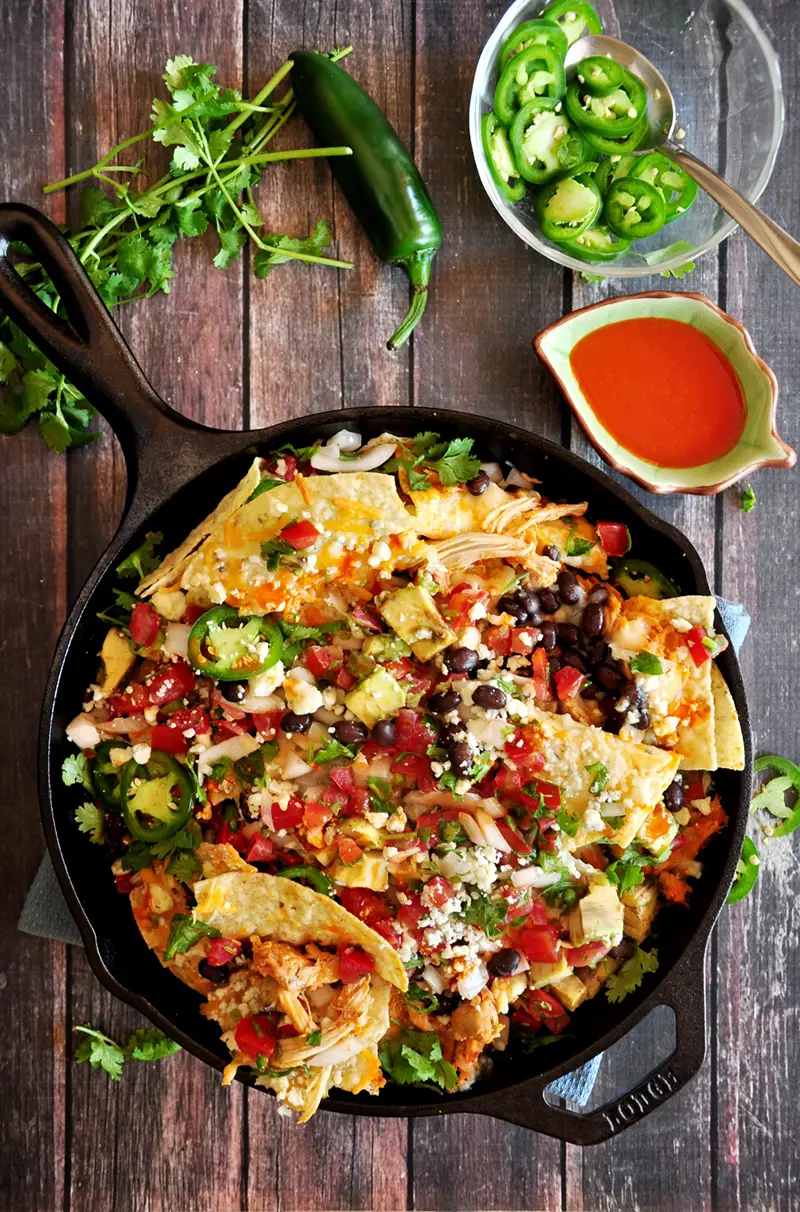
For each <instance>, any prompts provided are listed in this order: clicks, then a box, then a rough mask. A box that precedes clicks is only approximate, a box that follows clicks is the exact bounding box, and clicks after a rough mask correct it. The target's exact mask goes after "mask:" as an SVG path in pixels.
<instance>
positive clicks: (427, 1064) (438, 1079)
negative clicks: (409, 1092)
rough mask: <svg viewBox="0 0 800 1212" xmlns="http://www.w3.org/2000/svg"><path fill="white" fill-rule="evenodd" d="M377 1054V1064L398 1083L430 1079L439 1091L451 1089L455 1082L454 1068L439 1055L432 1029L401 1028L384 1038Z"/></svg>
mask: <svg viewBox="0 0 800 1212" xmlns="http://www.w3.org/2000/svg"><path fill="white" fill-rule="evenodd" d="M379 1056H380V1062H381V1067H382V1068H383V1070H384V1071H385V1072H386V1073H387V1074H388V1075H389V1077H391V1078H392V1080H393V1081H395V1082H397V1083H398V1085H401V1086H408V1085H412V1084H414V1083H416V1082H434V1083H435V1084H436V1085H437V1086H440V1087H441V1088H442V1089H443V1090H453V1089H455V1087H456V1085H457V1084H458V1075H457V1073H456V1071H455V1069H454V1068H453V1066H452V1065H451V1064H450V1063H449V1061H446V1060H444V1059H443V1057H442V1045H441V1043H440V1042H439V1036H438V1035H437V1034H436V1032H435V1031H415V1030H413V1029H412V1028H411V1027H405V1028H403V1030H402V1031H401V1032H400V1034H399V1035H397V1036H395V1037H394V1038H392V1039H387V1040H385V1041H384V1043H383V1044H382V1046H381V1049H380V1053H379Z"/></svg>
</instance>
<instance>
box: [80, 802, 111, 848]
mask: <svg viewBox="0 0 800 1212" xmlns="http://www.w3.org/2000/svg"><path fill="white" fill-rule="evenodd" d="M75 823H76V824H77V826H78V828H79V829H80V831H81V833H88V834H89V841H90V842H94V844H95V846H102V844H103V842H104V841H105V836H106V831H105V823H104V821H103V812H102V809H100V808H98V806H97V804H92V803H90V802H89V801H88V800H87V801H86V802H85V803H83V804H81V806H80V808H76V809H75Z"/></svg>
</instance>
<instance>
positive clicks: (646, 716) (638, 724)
mask: <svg viewBox="0 0 800 1212" xmlns="http://www.w3.org/2000/svg"><path fill="white" fill-rule="evenodd" d="M631 723H632V724H633V726H634V728H641V729H643V730H645V729H647V728H649V727H650V712H649V711H648V710H647V708H646V707H640V708H639V718H638V719H637V720H631Z"/></svg>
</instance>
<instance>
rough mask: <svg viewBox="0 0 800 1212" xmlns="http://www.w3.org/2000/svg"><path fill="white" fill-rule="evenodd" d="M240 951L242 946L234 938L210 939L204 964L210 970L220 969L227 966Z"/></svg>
mask: <svg viewBox="0 0 800 1212" xmlns="http://www.w3.org/2000/svg"><path fill="white" fill-rule="evenodd" d="M241 949H242V944H241V943H240V942H239V940H238V939H235V938H212V940H211V942H210V943H209V944H208V951H207V952H206V963H208V964H210V965H211V967H212V968H221V967H222V966H223V965H224V964H229V963H230V962H231V960H232V959H236V956H237V955H238V954H239V952H240V951H241Z"/></svg>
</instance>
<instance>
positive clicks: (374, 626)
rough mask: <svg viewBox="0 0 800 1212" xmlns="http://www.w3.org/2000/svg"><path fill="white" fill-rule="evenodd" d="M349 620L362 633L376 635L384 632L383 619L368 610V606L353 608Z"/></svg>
mask: <svg viewBox="0 0 800 1212" xmlns="http://www.w3.org/2000/svg"><path fill="white" fill-rule="evenodd" d="M350 618H351V619H352V620H353V622H354V623H357V624H358V626H359V627H361V628H362V629H363V630H364V631H370V632H372V633H373V634H377V633H378V632H381V631H385V630H386V627H385V625H384V622H383V619H382V618H381V617H380V615H378V614H376V613H375V611H374V610H370V609H369V607H368V606H361V605H358V606H355V607H353V609H352V610H351V612H350Z"/></svg>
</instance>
